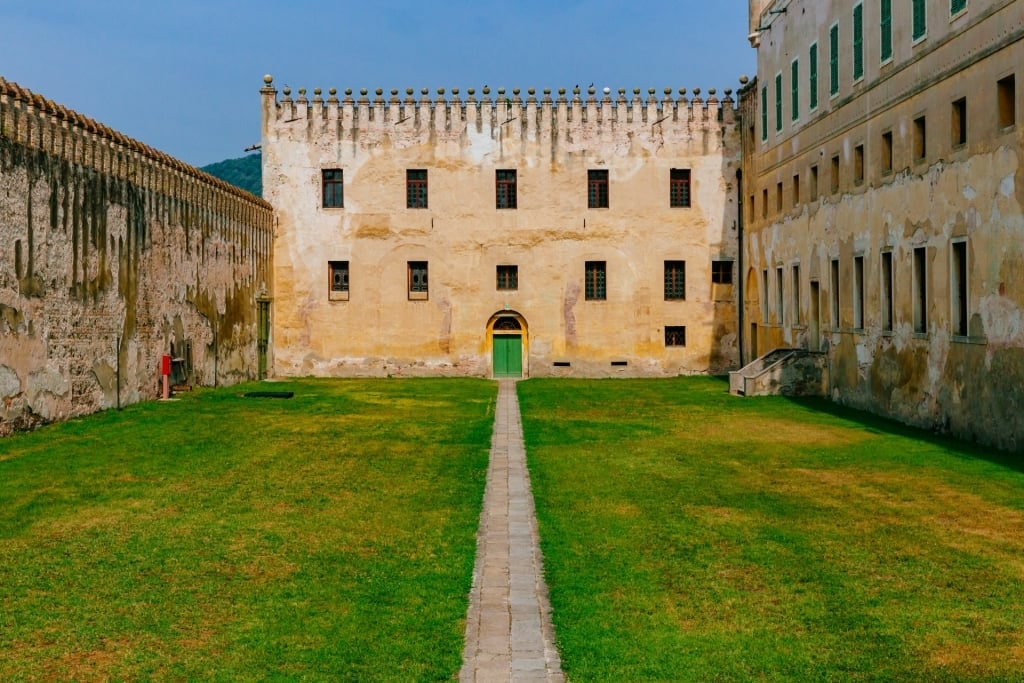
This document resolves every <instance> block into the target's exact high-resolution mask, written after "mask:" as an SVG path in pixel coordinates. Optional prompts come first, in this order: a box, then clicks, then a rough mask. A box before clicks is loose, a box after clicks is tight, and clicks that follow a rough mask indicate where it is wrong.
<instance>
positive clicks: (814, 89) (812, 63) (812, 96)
mask: <svg viewBox="0 0 1024 683" xmlns="http://www.w3.org/2000/svg"><path fill="white" fill-rule="evenodd" d="M808 62H809V66H808V67H807V70H808V76H809V83H808V86H807V87H808V93H807V98H808V99H807V108H808V109H810V110H811V111H814V110H815V109H817V108H818V44H817V43H814V44H813V45H811V50H810V53H809V54H808Z"/></svg>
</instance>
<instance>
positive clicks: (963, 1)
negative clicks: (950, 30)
mask: <svg viewBox="0 0 1024 683" xmlns="http://www.w3.org/2000/svg"><path fill="white" fill-rule="evenodd" d="M965 9H967V0H949V16H951V17H952V16H954V15H956V14H959V13H960V12H963V11H964V10H965Z"/></svg>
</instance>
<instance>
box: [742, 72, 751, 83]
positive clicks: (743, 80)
mask: <svg viewBox="0 0 1024 683" xmlns="http://www.w3.org/2000/svg"><path fill="white" fill-rule="evenodd" d="M749 82H750V79H749V78H747V75H746V74H743V75H742V76H740V85H746V84H747V83H749Z"/></svg>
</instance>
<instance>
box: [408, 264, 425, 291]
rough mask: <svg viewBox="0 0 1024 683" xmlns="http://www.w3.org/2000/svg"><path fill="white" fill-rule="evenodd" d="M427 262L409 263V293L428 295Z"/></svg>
mask: <svg viewBox="0 0 1024 683" xmlns="http://www.w3.org/2000/svg"><path fill="white" fill-rule="evenodd" d="M427 291H428V290H427V262H426V261H409V293H410V294H426V293H427Z"/></svg>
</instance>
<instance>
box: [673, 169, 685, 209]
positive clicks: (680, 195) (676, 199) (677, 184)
mask: <svg viewBox="0 0 1024 683" xmlns="http://www.w3.org/2000/svg"><path fill="white" fill-rule="evenodd" d="M669 174H670V175H669V206H670V207H672V208H688V207H689V206H690V169H688V168H673V169H672V170H671V171H670V172H669Z"/></svg>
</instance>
